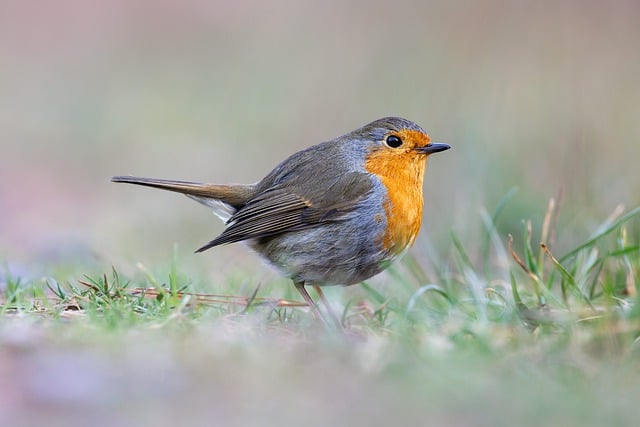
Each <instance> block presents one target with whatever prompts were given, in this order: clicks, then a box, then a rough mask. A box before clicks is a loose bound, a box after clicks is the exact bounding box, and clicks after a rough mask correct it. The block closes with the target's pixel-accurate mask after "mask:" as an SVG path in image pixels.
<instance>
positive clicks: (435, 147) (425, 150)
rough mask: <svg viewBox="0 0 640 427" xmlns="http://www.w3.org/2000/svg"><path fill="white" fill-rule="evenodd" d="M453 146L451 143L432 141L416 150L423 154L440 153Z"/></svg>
mask: <svg viewBox="0 0 640 427" xmlns="http://www.w3.org/2000/svg"><path fill="white" fill-rule="evenodd" d="M449 148H451V146H450V145H449V144H443V143H441V142H432V143H430V144H427V145H425V146H424V147H416V149H415V150H416V151H417V152H418V153H422V154H433V153H439V152H440V151H446V150H448V149H449Z"/></svg>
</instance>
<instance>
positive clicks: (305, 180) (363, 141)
mask: <svg viewBox="0 0 640 427" xmlns="http://www.w3.org/2000/svg"><path fill="white" fill-rule="evenodd" d="M449 148H450V146H449V145H447V144H441V143H436V142H431V139H430V138H429V135H427V133H426V132H425V131H424V130H423V129H422V128H421V127H420V126H418V125H417V124H415V123H413V122H411V121H409V120H406V119H402V118H398V117H387V118H383V119H379V120H376V121H374V122H372V123H369V124H368V125H365V126H363V127H361V128H360V129H357V130H354V131H353V132H350V133H348V134H346V135H343V136H340V137H337V138H335V139H332V140H330V141H326V142H323V143H321V144H318V145H314V146H312V147H309V148H307V149H305V150H302V151H300V152H298V153H295V154H293V155H292V156H290V157H289V158H288V159H286V160H284V161H283V162H282V163H280V164H279V165H278V166H276V168H275V169H273V170H272V171H271V172H270V173H269V174H268V175H267V176H266V177H264V178H263V179H262V180H261V181H259V182H258V183H256V184H246V185H238V184H231V185H218V184H205V183H198V182H188V181H173V180H164V179H152V178H138V177H133V176H116V177H113V178H112V179H111V180H112V181H113V182H125V183H130V184H137V185H144V186H148V187H154V188H160V189H163V190H169V191H175V192H178V193H182V194H185V195H186V196H188V197H190V198H191V199H194V200H196V201H197V202H200V203H202V204H203V205H205V206H208V207H209V208H211V209H212V210H213V212H214V213H215V214H216V215H217V216H218V217H220V218H221V219H222V220H223V221H225V224H226V228H225V230H224V231H223V232H222V234H220V235H219V236H218V237H216V238H215V239H213V240H211V241H210V242H209V243H207V244H206V245H204V246H202V247H201V248H199V249H198V250H197V251H196V252H202V251H205V250H207V249H209V248H212V247H214V246H218V245H222V244H226V243H233V242H240V241H245V242H247V243H248V245H249V246H250V247H251V248H253V249H254V250H255V251H256V252H257V253H258V254H260V255H262V256H263V257H264V258H266V259H267V260H268V261H269V262H270V263H271V264H272V265H274V266H275V267H276V268H277V269H278V270H279V271H280V272H282V273H283V274H284V275H286V276H288V277H290V278H291V279H292V280H293V283H294V285H295V287H296V289H297V290H298V291H299V292H300V294H301V295H302V297H303V298H304V300H305V301H306V302H307V304H308V305H309V307H310V308H311V309H312V311H313V312H314V314H315V315H316V316H317V317H318V318H320V319H324V318H323V316H322V315H321V313H320V311H319V308H318V307H317V306H316V304H315V303H314V301H313V299H312V298H311V296H309V294H308V292H307V290H306V289H305V286H307V285H311V286H313V287H314V288H315V290H316V292H317V293H318V295H319V297H320V299H321V300H322V301H323V303H324V305H325V306H326V309H327V311H328V312H329V313H330V314H331V311H330V308H329V305H328V304H327V301H326V299H325V297H324V295H323V293H322V290H321V289H320V286H325V285H345V286H346V285H353V284H355V283H359V282H362V281H363V280H366V279H368V278H370V277H372V276H374V275H376V274H378V273H379V272H381V271H382V270H384V269H385V268H386V267H388V266H389V265H390V264H391V263H392V262H393V261H394V259H396V257H398V256H399V255H400V254H402V253H403V252H404V251H405V250H406V249H407V248H408V247H410V246H411V245H412V244H413V242H414V241H415V239H416V236H417V235H418V231H419V230H420V224H421V222H422V205H423V196H422V182H423V176H424V171H425V168H426V160H427V157H428V156H429V155H430V154H433V153H437V152H440V151H445V150H448V149H449ZM331 316H332V317H333V320H334V321H337V319H336V317H335V316H334V315H332V314H331Z"/></svg>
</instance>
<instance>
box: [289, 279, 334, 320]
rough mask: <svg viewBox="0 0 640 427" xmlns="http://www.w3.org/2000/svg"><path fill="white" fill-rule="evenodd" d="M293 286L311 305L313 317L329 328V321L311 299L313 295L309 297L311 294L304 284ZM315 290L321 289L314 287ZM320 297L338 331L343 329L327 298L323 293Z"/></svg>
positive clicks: (320, 293)
mask: <svg viewBox="0 0 640 427" xmlns="http://www.w3.org/2000/svg"><path fill="white" fill-rule="evenodd" d="M293 284H294V285H295V287H296V289H297V290H298V292H300V295H302V298H304V300H305V301H306V302H307V304H308V305H309V308H310V309H311V311H312V312H313V315H314V316H315V317H316V318H317V319H319V320H321V321H322V322H323V323H324V324H325V325H327V326H328V325H329V324H330V322H327V319H326V318H325V316H323V315H322V312H321V311H320V308H319V307H318V305H317V304H316V303H315V301H313V299H312V298H311V295H309V292H307V290H306V289H305V288H304V282H293ZM314 288H315V289H316V291H318V290H319V289H320V288H319V287H318V286H314ZM318 295H320V299H321V300H322V302H323V304H325V306H326V307H327V311H328V312H329V316H330V317H331V320H332V322H333V323H334V324H335V325H336V326H337V327H338V329H342V326H341V325H340V322H339V321H338V318H337V317H335V315H334V314H333V312H332V311H331V309H330V308H329V306H328V305H327V299H326V298H325V296H324V294H323V293H322V291H320V292H318Z"/></svg>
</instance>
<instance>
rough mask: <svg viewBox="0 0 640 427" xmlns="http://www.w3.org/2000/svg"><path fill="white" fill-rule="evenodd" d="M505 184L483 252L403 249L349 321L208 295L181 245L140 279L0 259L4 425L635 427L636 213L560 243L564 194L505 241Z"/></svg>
mask: <svg viewBox="0 0 640 427" xmlns="http://www.w3.org/2000/svg"><path fill="white" fill-rule="evenodd" d="M509 197H511V195H510V194H509V195H507V196H506V197H505V199H504V200H503V201H502V202H500V203H499V204H498V208H497V209H496V210H495V212H494V213H493V214H491V215H490V214H482V216H481V220H482V224H483V233H482V239H481V241H480V244H478V245H476V246H477V248H476V247H474V246H473V245H471V244H469V243H468V242H465V241H464V239H463V238H462V237H461V236H458V235H457V234H455V233H452V238H451V241H452V245H451V248H452V249H451V253H450V254H449V255H448V256H447V255H446V254H442V255H440V256H441V257H442V259H441V260H438V259H432V260H431V262H430V263H429V264H425V263H424V262H422V261H421V260H420V259H419V258H418V257H417V256H411V255H409V256H407V257H405V258H404V259H403V261H402V262H400V263H398V265H396V266H394V267H392V269H391V270H390V271H389V273H388V275H387V276H386V277H387V280H386V281H387V282H389V283H388V284H384V285H382V286H374V285H369V284H367V283H364V284H362V285H361V290H362V292H361V293H360V294H359V296H355V297H353V298H352V299H350V300H348V301H341V304H342V306H343V307H344V310H343V312H342V317H343V321H344V323H345V325H346V333H345V334H340V333H336V332H335V331H333V332H332V331H329V330H326V329H325V328H323V327H322V325H319V324H318V323H317V322H316V321H315V320H314V319H313V318H312V316H311V314H310V313H309V311H308V310H307V309H306V308H304V307H303V304H301V303H300V302H299V301H297V300H288V299H280V298H271V297H269V296H263V293H262V292H261V290H260V289H259V288H248V289H245V290H243V292H242V293H241V292H236V291H239V290H240V288H239V287H238V286H236V287H235V288H234V287H230V288H229V292H228V293H227V294H225V295H219V294H211V293H207V292H203V291H202V289H199V287H198V286H196V285H194V282H192V281H191V280H190V279H189V278H188V274H187V272H184V271H180V267H179V263H178V261H177V259H176V257H174V258H173V259H172V260H171V262H170V266H169V268H168V274H166V273H165V274H153V273H150V272H148V271H144V272H143V274H141V275H140V277H124V276H123V275H122V274H121V273H120V272H118V270H117V268H112V269H111V271H108V272H107V273H104V274H101V275H97V276H92V277H84V276H83V277H80V278H79V279H78V280H76V281H73V282H65V283H60V282H59V281H57V280H55V279H54V278H45V279H42V280H34V281H27V280H25V279H23V278H21V277H14V276H12V275H11V274H10V273H9V272H8V271H6V272H5V280H4V282H5V284H4V286H3V293H2V299H1V305H0V360H3V361H4V368H2V369H6V372H5V374H6V379H7V381H5V384H12V387H11V388H9V387H7V386H4V387H2V388H0V390H2V389H5V390H3V391H2V393H5V394H7V393H9V392H8V391H7V390H10V393H9V394H7V395H8V396H9V397H10V399H9V400H8V402H13V403H12V404H11V405H2V404H0V420H1V419H2V418H1V417H2V416H5V417H11V419H12V420H17V422H18V425H20V423H24V425H29V424H33V423H35V422H39V421H42V420H45V419H46V420H49V421H50V420H54V421H50V422H53V425H57V424H56V423H57V422H59V424H60V425H62V424H66V425H69V424H71V425H74V423H77V425H83V424H86V423H87V422H92V423H97V424H98V425H102V424H104V425H114V424H118V425H127V424H128V425H139V424H140V423H148V422H150V420H153V422H155V423H156V424H159V425H171V424H174V423H175V424H180V425H184V424H187V425H210V423H214V422H215V423H217V422H218V421H219V422H220V423H221V424H225V425H227V424H231V425H240V424H242V425H245V424H247V423H248V424H252V423H260V424H268V425H271V424H293V423H300V422H306V423H307V424H312V425H327V424H361V423H369V424H374V425H380V424H388V423H391V422H394V421H395V422H397V421H398V420H402V422H403V423H409V424H421V425H424V424H428V423H431V424H434V425H487V426H489V425H491V426H496V425H498V426H499V425H605V424H606V425H633V424H634V422H635V420H636V402H637V396H638V393H639V392H640V386H639V385H638V384H639V382H638V381H636V379H637V374H638V368H639V367H640V365H639V364H638V361H639V358H638V355H639V351H640V348H639V347H640V339H639V338H638V337H639V336H640V304H638V298H640V296H639V294H638V285H639V284H638V271H639V269H640V240H639V239H638V228H639V227H638V217H639V216H640V208H637V209H634V210H631V211H628V212H626V213H624V212H623V211H622V209H616V210H615V211H614V212H613V213H612V214H611V216H610V217H609V218H608V219H606V220H605V221H603V222H602V224H600V225H599V226H598V227H596V229H595V230H594V232H593V234H592V236H590V237H588V238H587V239H586V240H585V241H584V242H582V243H580V244H577V245H576V246H575V247H574V248H572V249H569V250H566V251H563V252H557V251H556V249H555V248H556V247H557V246H561V245H560V244H559V243H561V242H558V244H556V240H557V236H558V235H559V234H560V233H558V230H557V227H558V225H557V223H558V203H556V201H555V200H551V201H550V203H549V206H548V209H547V213H546V215H545V217H544V218H543V219H542V220H541V222H540V223H541V224H542V225H541V227H540V231H539V232H538V233H534V231H533V228H534V227H533V226H532V222H531V221H530V220H528V219H526V220H523V221H522V230H521V233H520V235H518V236H515V238H514V237H513V236H510V235H509V236H505V235H502V234H501V232H500V231H498V230H499V227H498V224H499V221H500V216H501V215H502V213H503V207H504V206H505V205H506V204H507V203H508V199H509ZM534 235H535V236H536V237H534ZM514 242H517V243H514ZM7 270H8V269H7ZM79 276H82V274H81V273H79ZM340 292H341V291H337V292H336V293H335V294H334V293H332V294H331V295H338V294H339V293H340ZM292 295H293V294H292ZM334 302H335V301H334ZM336 305H337V304H336ZM12 396H13V397H12ZM12 399H13V400H12ZM52 417H53V418H52ZM7 419H9V418H7Z"/></svg>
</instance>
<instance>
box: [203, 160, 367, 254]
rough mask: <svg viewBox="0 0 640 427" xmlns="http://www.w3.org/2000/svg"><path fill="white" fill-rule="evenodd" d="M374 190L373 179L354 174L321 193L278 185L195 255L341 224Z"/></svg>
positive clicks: (242, 210)
mask: <svg viewBox="0 0 640 427" xmlns="http://www.w3.org/2000/svg"><path fill="white" fill-rule="evenodd" d="M305 185H308V183H305ZM371 187H372V184H371V180H370V178H369V177H368V176H367V175H365V174H362V173H355V172H354V173H349V174H345V175H343V176H341V177H338V178H336V180H335V182H334V183H332V185H331V186H330V187H329V188H325V189H322V191H319V190H311V191H310V190H309V189H308V188H306V187H303V188H300V187H297V186H296V185H293V183H288V185H280V186H276V187H274V188H271V189H268V190H266V191H264V192H262V193H260V194H257V195H256V196H255V197H253V198H252V199H251V200H249V201H248V202H247V203H246V204H245V205H244V206H243V207H241V208H240V209H239V210H238V211H237V212H236V213H235V214H234V215H233V216H232V217H231V218H229V221H228V222H227V224H229V225H228V227H227V228H226V229H225V230H224V232H223V233H222V234H220V235H219V236H218V237H216V238H215V239H213V240H212V241H210V242H209V243H207V244H206V245H204V246H203V247H201V248H200V249H198V250H197V251H196V252H202V251H205V250H207V249H209V248H211V247H213V246H217V245H222V244H225V243H233V242H239V241H242V240H247V239H256V238H261V237H267V236H273V235H275V234H280V233H284V232H287V231H295V230H300V229H304V228H306V227H310V226H312V225H314V224H318V223H322V222H328V221H339V220H340V219H342V218H343V217H344V216H345V214H346V213H348V212H350V211H352V210H353V209H354V208H355V207H356V206H357V205H358V203H360V202H361V201H362V199H364V198H365V197H366V196H367V194H368V193H369V192H370V191H371ZM303 189H304V191H303ZM302 193H306V194H307V197H302V196H301V195H300V194H302Z"/></svg>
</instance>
